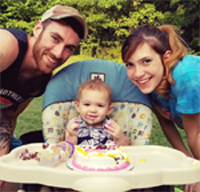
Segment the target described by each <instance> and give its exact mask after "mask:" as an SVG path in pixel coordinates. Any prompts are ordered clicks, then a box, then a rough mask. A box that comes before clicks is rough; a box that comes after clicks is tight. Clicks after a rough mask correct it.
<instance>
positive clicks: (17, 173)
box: [0, 143, 200, 192]
mask: <svg viewBox="0 0 200 192" xmlns="http://www.w3.org/2000/svg"><path fill="white" fill-rule="evenodd" d="M25 149H28V150H29V151H30V152H35V151H40V150H42V143H35V144H28V145H23V146H21V147H18V148H16V149H14V150H13V151H11V153H9V154H7V155H4V156H2V157H1V158H0V180H5V181H9V182H17V183H39V184H44V185H49V186H55V187H62V188H73V189H76V190H80V191H93V192H94V191H98V190H99V191H101V192H102V191H109V192H111V191H113V192H117V191H125V190H129V189H137V188H147V187H152V186H158V185H179V184H180V185H181V184H189V183H194V182H198V181H200V161H197V160H194V159H192V158H189V157H187V156H186V155H184V154H183V153H181V152H180V151H177V150H174V149H171V148H168V147H162V146H153V145H150V146H127V147H122V149H123V151H125V152H126V153H127V155H128V156H129V158H130V159H131V161H132V163H133V166H134V168H133V169H131V170H129V171H122V172H121V171H116V172H88V171H75V170H71V169H69V168H68V167H67V165H66V163H61V164H59V165H58V166H57V167H54V168H51V167H43V166H40V165H39V164H38V162H37V161H36V160H34V159H32V160H27V161H23V160H21V159H20V158H19V156H20V154H21V152H22V151H24V150H25Z"/></svg>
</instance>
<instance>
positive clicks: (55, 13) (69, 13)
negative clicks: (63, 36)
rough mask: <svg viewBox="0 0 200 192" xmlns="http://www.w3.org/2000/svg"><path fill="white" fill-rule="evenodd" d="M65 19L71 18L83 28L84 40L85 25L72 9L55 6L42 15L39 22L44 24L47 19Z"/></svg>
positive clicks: (85, 36) (86, 30)
mask: <svg viewBox="0 0 200 192" xmlns="http://www.w3.org/2000/svg"><path fill="white" fill-rule="evenodd" d="M67 17H73V18H74V19H76V20H77V21H78V22H79V23H80V24H81V25H82V26H83V31H84V37H83V38H84V39H86V38H87V35H88V27H87V23H86V21H85V19H84V18H83V17H82V16H81V15H80V13H79V12H78V11H77V10H76V9H75V8H73V7H69V6H63V5H55V6H53V7H52V8H50V9H48V10H47V11H46V12H45V13H44V14H43V15H42V18H41V21H42V22H44V21H45V20H47V19H53V20H59V19H63V18H67Z"/></svg>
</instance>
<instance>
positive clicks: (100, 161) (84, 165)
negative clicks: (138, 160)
mask: <svg viewBox="0 0 200 192" xmlns="http://www.w3.org/2000/svg"><path fill="white" fill-rule="evenodd" d="M71 168H73V169H75V170H82V171H121V170H130V169H132V168H133V166H132V163H131V161H130V159H129V158H128V157H127V154H126V153H125V152H123V151H122V150H121V148H120V147H117V146H116V145H110V144H109V145H98V146H96V147H94V146H76V148H75V154H74V158H73V159H72V160H71Z"/></svg>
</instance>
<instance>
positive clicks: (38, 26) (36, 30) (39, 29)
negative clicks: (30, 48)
mask: <svg viewBox="0 0 200 192" xmlns="http://www.w3.org/2000/svg"><path fill="white" fill-rule="evenodd" d="M42 30H43V25H42V22H41V21H38V22H37V23H36V25H35V27H34V29H33V35H34V37H36V38H38V37H39V35H40V33H41V32H42Z"/></svg>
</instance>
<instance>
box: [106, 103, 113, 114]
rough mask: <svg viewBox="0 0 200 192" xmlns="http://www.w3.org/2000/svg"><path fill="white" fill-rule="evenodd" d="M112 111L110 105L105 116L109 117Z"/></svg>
mask: <svg viewBox="0 0 200 192" xmlns="http://www.w3.org/2000/svg"><path fill="white" fill-rule="evenodd" d="M113 109H114V106H113V105H112V104H111V105H110V106H109V107H108V111H107V113H106V115H110V114H111V113H112V112H113Z"/></svg>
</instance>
